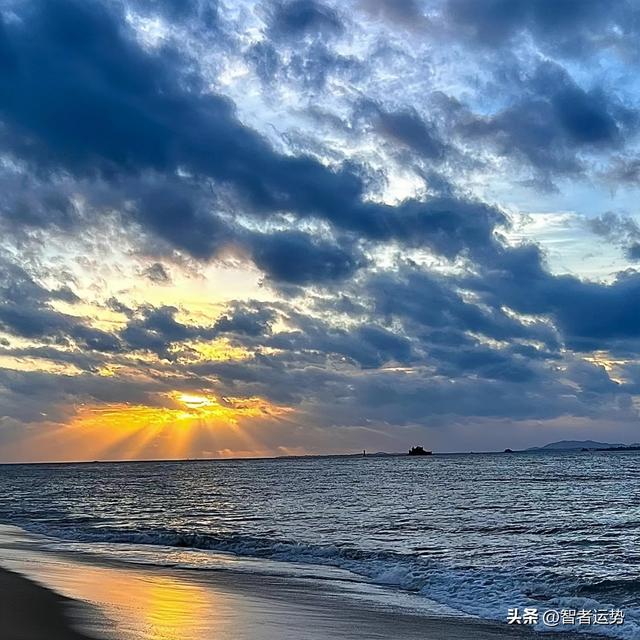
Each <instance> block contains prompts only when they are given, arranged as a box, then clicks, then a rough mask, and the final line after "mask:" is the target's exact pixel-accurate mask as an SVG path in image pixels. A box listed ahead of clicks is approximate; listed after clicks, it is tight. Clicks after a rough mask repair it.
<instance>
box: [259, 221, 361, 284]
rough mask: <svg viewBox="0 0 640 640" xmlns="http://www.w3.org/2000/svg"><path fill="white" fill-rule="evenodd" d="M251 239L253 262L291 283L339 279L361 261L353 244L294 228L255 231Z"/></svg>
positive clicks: (311, 282) (274, 277)
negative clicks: (344, 245)
mask: <svg viewBox="0 0 640 640" xmlns="http://www.w3.org/2000/svg"><path fill="white" fill-rule="evenodd" d="M251 243H252V247H253V249H252V251H253V260H254V262H255V264H256V265H257V266H258V267H259V268H260V269H262V270H263V271H265V272H266V273H268V274H269V275H270V277H271V278H273V279H274V280H276V281H282V282H287V283H291V284H297V285H305V284H313V283H325V282H329V281H332V280H341V279H343V278H346V277H348V276H350V275H352V274H353V273H354V271H356V270H357V269H358V268H359V267H361V266H363V265H364V262H365V261H364V258H363V257H361V256H360V257H359V256H358V251H357V250H356V249H354V248H351V247H348V248H346V249H345V248H343V247H341V246H340V245H338V244H336V243H333V242H327V241H323V240H314V239H313V238H312V237H311V236H309V235H308V234H306V233H300V232H296V231H281V232H275V233H267V234H260V235H258V234H256V235H254V236H253V237H252V240H251Z"/></svg>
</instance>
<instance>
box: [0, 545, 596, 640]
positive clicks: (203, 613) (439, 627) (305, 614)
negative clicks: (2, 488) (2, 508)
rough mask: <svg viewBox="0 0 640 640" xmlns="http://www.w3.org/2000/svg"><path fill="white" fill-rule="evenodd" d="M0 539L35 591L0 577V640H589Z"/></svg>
mask: <svg viewBox="0 0 640 640" xmlns="http://www.w3.org/2000/svg"><path fill="white" fill-rule="evenodd" d="M1 537H2V540H0V565H1V566H4V567H6V568H9V569H11V570H13V571H18V572H19V573H20V574H21V575H23V576H26V577H28V578H29V579H30V580H33V581H36V582H37V583H38V585H42V586H37V585H36V584H34V583H32V582H29V581H28V580H26V579H25V578H24V577H19V576H17V575H15V574H13V573H9V572H7V571H4V570H0V594H2V608H1V609H0V629H2V634H1V637H2V640H87V639H88V638H95V639H97V640H328V639H340V640H365V639H367V640H368V639H379V640H383V639H384V640H386V639H398V640H500V639H507V640H508V639H510V638H512V639H514V640H515V639H520V640H524V639H527V638H528V639H530V640H532V639H533V638H538V639H539V640H542V639H544V640H552V639H553V640H557V639H558V638H562V639H563V640H570V638H578V637H579V638H580V640H587V635H585V634H579V636H578V635H576V634H573V633H561V634H556V633H545V634H543V635H540V634H539V633H536V632H533V631H531V630H530V629H526V628H518V627H513V626H508V625H506V624H499V623H491V622H483V621H480V620H477V619H475V618H446V617H434V616H428V615H427V616H424V615H415V614H413V613H410V612H407V611H403V610H398V609H395V610H394V609H392V608H390V607H384V606H380V605H379V603H378V604H375V603H373V602H372V601H371V600H368V599H367V598H366V597H365V598H358V597H354V594H349V593H348V592H346V591H345V590H344V588H340V587H336V586H335V585H332V584H331V583H330V582H329V583H328V584H324V583H323V581H318V580H312V579H305V578H291V577H286V578H283V577H277V576H264V575H253V574H242V573H235V572H233V571H226V570H224V571H193V570H184V569H183V570H181V569H177V568H176V569H172V568H160V567H153V566H147V565H135V564H128V563H122V562H112V561H104V560H102V559H100V558H97V557H95V556H88V555H86V554H59V553H53V552H51V551H45V550H43V549H42V548H38V546H35V545H34V544H33V543H32V542H27V543H24V541H22V542H20V541H19V540H18V542H17V543H15V544H14V543H12V542H9V543H8V544H7V537H6V536H1ZM43 587H46V589H45V588H43ZM47 589H50V590H51V591H49V590H47ZM54 591H55V592H57V593H59V594H62V595H63V596H65V597H64V598H63V597H61V596H59V595H57V593H54ZM70 599H72V600H70ZM72 601H76V602H77V603H78V604H77V605H76V606H74V607H71V606H69V604H70V602H72ZM73 629H75V630H73ZM83 634H84V635H83Z"/></svg>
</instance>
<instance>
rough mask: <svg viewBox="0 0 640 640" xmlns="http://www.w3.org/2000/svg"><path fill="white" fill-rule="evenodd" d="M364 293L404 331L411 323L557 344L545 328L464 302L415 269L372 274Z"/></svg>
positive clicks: (449, 285)
mask: <svg viewBox="0 0 640 640" xmlns="http://www.w3.org/2000/svg"><path fill="white" fill-rule="evenodd" d="M366 291H367V293H368V294H369V295H370V296H371V297H372V300H373V301H374V305H375V312H376V313H377V314H379V315H381V316H383V317H387V318H397V319H399V320H401V321H403V322H405V325H406V326H407V329H408V330H410V327H411V324H413V325H414V326H417V327H419V328H426V329H429V330H431V331H434V330H435V331H440V332H442V331H446V332H452V331H460V332H464V331H470V332H473V333H476V334H482V335H484V336H486V337H488V338H492V339H494V340H500V341H505V340H511V339H514V338H523V339H524V338H527V339H532V340H537V341H541V342H544V343H545V344H547V345H548V346H549V347H550V348H555V347H557V345H558V342H557V336H556V335H555V332H554V331H553V330H552V328H551V327H549V326H548V325H546V324H543V323H539V324H536V323H533V324H529V325H528V326H525V325H523V324H522V323H521V322H519V321H518V320H516V319H514V318H512V317H509V316H508V315H506V314H505V313H504V312H503V311H502V310H501V309H500V307H499V305H494V306H493V307H486V306H485V307H483V306H481V305H479V304H476V303H473V302H471V301H468V300H465V298H464V296H463V294H462V292H460V291H456V289H455V285H454V282H452V281H451V280H449V279H447V278H439V277H437V276H434V275H431V274H428V273H425V272H424V271H422V270H420V269H417V268H412V267H409V268H405V269H402V270H400V271H399V272H396V273H382V274H379V275H374V276H372V277H371V278H370V279H369V281H368V282H367V284H366ZM406 323H409V324H406ZM419 330H421V329H419ZM440 335H442V334H440ZM454 337H455V334H454Z"/></svg>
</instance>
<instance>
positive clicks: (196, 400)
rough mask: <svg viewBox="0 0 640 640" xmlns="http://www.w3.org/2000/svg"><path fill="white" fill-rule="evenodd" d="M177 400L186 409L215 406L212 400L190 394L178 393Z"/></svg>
mask: <svg viewBox="0 0 640 640" xmlns="http://www.w3.org/2000/svg"><path fill="white" fill-rule="evenodd" d="M177 400H178V402H180V403H181V404H183V405H184V406H185V407H187V408H188V409H203V408H204V407H210V406H212V405H214V404H217V403H216V402H215V400H213V399H212V398H208V397H207V396H199V395H196V394H191V393H179V394H178V395H177Z"/></svg>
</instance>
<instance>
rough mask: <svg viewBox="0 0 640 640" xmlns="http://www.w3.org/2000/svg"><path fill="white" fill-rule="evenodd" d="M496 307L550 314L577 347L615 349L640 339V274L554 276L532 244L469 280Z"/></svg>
mask: <svg viewBox="0 0 640 640" xmlns="http://www.w3.org/2000/svg"><path fill="white" fill-rule="evenodd" d="M468 284H469V286H470V287H472V288H474V289H475V290H476V291H478V292H480V293H481V294H482V295H483V300H484V301H485V302H486V303H488V304H490V306H491V307H492V308H494V309H498V308H500V307H501V306H503V305H506V306H508V307H510V308H511V309H513V310H515V311H517V312H519V313H522V314H529V315H549V316H550V317H551V318H552V319H553V321H554V323H555V325H556V327H557V328H558V329H559V331H560V333H561V335H562V336H563V338H564V341H565V344H566V345H567V346H568V347H569V348H571V349H575V350H577V351H590V350H594V349H602V348H607V347H610V348H614V347H617V346H620V343H625V342H627V341H632V343H635V341H638V340H639V339H640V324H639V323H638V321H637V318H638V317H640V315H639V314H640V273H637V272H630V273H622V274H619V275H618V278H617V279H616V280H615V281H614V282H613V283H611V284H601V283H598V282H590V281H585V280H580V279H578V278H576V277H574V276H569V275H552V274H550V273H549V272H548V271H547V270H546V269H545V267H544V263H543V259H542V256H541V253H540V249H539V248H538V247H537V246H534V245H526V246H522V247H519V248H515V249H511V250H509V251H505V252H504V254H503V264H502V266H501V268H496V269H495V270H494V271H492V272H487V273H484V274H483V275H482V277H481V278H476V279H475V280H473V281H469V283H468Z"/></svg>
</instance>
